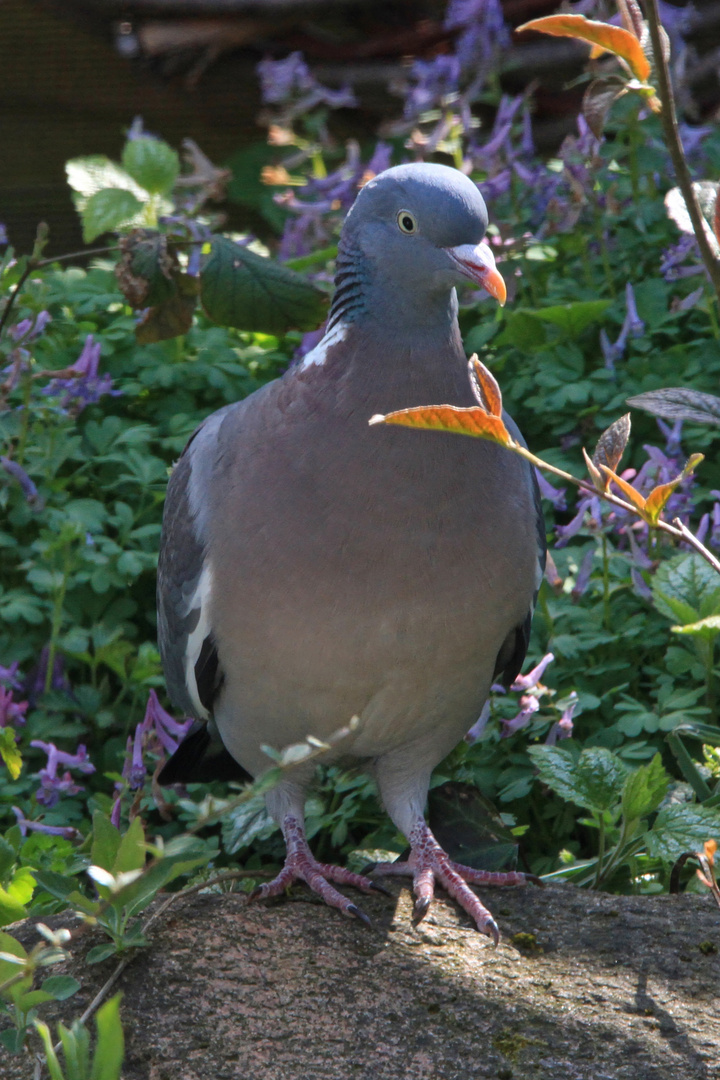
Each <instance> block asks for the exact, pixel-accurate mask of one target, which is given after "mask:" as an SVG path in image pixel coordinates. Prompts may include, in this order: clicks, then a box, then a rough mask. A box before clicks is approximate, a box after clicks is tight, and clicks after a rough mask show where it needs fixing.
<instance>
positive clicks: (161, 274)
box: [115, 229, 180, 308]
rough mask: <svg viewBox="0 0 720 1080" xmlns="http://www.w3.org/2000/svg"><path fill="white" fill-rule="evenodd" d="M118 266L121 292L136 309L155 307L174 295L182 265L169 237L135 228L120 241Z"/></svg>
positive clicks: (116, 269)
mask: <svg viewBox="0 0 720 1080" xmlns="http://www.w3.org/2000/svg"><path fill="white" fill-rule="evenodd" d="M120 250H121V252H122V255H121V257H120V260H119V261H118V263H117V264H116V266H115V277H116V278H117V282H118V285H119V286H120V291H121V292H122V294H123V296H124V297H125V299H126V300H127V302H128V303H129V304H130V306H131V307H134V308H143V307H152V306H154V305H156V304H162V303H164V302H165V301H166V300H169V299H170V297H171V296H175V295H176V293H177V291H178V286H177V281H176V275H177V274H178V273H179V272H180V264H179V262H178V258H177V255H176V254H175V252H174V251H172V250H170V249H168V238H167V236H163V235H162V234H161V233H156V232H152V231H151V230H149V229H134V230H133V232H131V233H130V235H129V236H125V237H123V238H122V239H121V241H120Z"/></svg>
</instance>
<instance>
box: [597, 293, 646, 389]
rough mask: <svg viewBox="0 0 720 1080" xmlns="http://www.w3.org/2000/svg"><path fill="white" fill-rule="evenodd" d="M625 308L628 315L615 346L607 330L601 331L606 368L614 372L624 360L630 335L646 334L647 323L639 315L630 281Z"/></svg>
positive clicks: (640, 335)
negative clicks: (617, 361)
mask: <svg viewBox="0 0 720 1080" xmlns="http://www.w3.org/2000/svg"><path fill="white" fill-rule="evenodd" d="M625 306H626V311H627V313H626V315H625V320H624V322H623V324H622V329H621V330H620V335H619V337H618V339H617V341H616V342H615V343H614V344H613V343H612V342H611V341H610V339H609V338H608V336H607V334H606V333H605V330H601V331H600V347H601V349H602V354H603V357H604V359H605V367H606V368H607V369H608V370H609V371H614V370H615V362H616V360H620V359H622V357H623V356H624V355H625V347H626V345H627V339H628V337H629V335H630V334H632V336H633V337H642V335H643V334H644V332H645V323H644V322H643V320H642V319H641V318H640V316H639V315H638V310H637V307H636V305H635V293H634V292H633V287H632V285H631V284H630V282H629V281H628V283H627V284H626V286H625Z"/></svg>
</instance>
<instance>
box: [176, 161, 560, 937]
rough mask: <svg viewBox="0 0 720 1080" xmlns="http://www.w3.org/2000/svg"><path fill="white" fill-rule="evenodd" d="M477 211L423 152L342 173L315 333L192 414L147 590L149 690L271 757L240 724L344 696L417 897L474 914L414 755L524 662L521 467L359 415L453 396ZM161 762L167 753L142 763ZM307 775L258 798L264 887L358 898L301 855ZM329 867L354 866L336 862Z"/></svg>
mask: <svg viewBox="0 0 720 1080" xmlns="http://www.w3.org/2000/svg"><path fill="white" fill-rule="evenodd" d="M401 214H402V215H405V217H404V219H403V220H401V217H400V215H401ZM405 226H407V228H408V229H410V227H411V226H413V228H412V229H411V231H406V228H405ZM486 226H487V217H486V213H485V208H484V204H483V202H482V199H481V197H480V195H479V193H478V192H477V189H476V188H475V186H474V185H473V184H472V183H471V181H469V180H468V179H467V178H465V177H463V176H462V175H461V174H459V173H456V172H455V171H454V170H450V169H446V168H444V167H442V166H404V167H400V168H399V169H391V170H389V171H388V172H387V173H384V174H381V175H380V176H379V177H378V178H377V179H376V180H375V181H373V182H372V183H371V184H369V185H368V186H367V187H366V188H365V189H364V190H363V192H362V193H361V195H360V196H359V198H358V200H357V202H356V204H355V207H354V208H353V210H352V211H351V213H350V215H349V217H348V219H347V222H346V224H345V227H344V229H343V235H342V239H341V243H340V254H339V258H338V275H337V280H338V289H337V293H336V298H335V301H334V304H333V308H332V309H331V317H330V321H329V326H328V331H327V333H326V337H325V339H324V341H323V342H322V343H321V345H320V346H319V347H318V349H317V350H316V352H315V354H314V355H311V356H309V357H307V358H306V359H305V361H304V362H303V363H302V364H300V365H297V366H295V367H293V368H291V369H290V371H288V373H287V374H286V375H285V376H284V377H283V378H282V379H280V380H277V381H276V382H274V383H271V384H269V385H268V386H266V387H264V388H263V389H262V390H261V391H259V392H257V393H256V394H253V395H252V396H251V397H250V398H248V399H246V400H245V401H242V402H239V403H238V404H236V405H233V406H230V407H228V408H226V409H224V410H221V411H220V412H219V413H216V414H214V415H213V416H211V417H210V418H208V420H207V421H205V423H204V424H203V425H202V426H201V428H200V429H198V431H197V432H196V434H195V435H194V436H193V438H192V440H191V442H190V443H189V445H188V447H187V448H186V450H185V452H184V454H183V456H182V458H181V459H180V461H179V463H178V465H177V466H176V469H175V471H174V473H173V476H172V478H171V481H170V485H169V488H168V497H167V504H166V510H165V520H164V535H163V543H162V550H161V558H160V568H159V577H158V607H159V637H160V648H161V653H162V658H163V664H164V667H165V672H166V677H167V682H168V690H169V692H170V695H171V697H172V698H173V700H174V702H175V703H176V704H177V706H178V707H179V708H181V709H183V710H184V711H187V712H190V713H191V714H193V715H195V716H196V717H198V718H199V719H205V720H208V719H210V718H212V722H213V724H215V725H216V726H217V731H218V732H219V735H220V737H221V739H222V742H223V744H224V746H225V747H226V748H227V751H229V754H230V756H231V757H232V758H233V759H234V760H235V761H237V762H238V763H239V764H240V765H241V766H242V767H243V768H244V769H246V770H247V771H248V772H249V773H250V774H252V775H257V774H258V773H260V772H262V771H263V770H264V769H266V768H268V767H269V765H270V762H269V761H268V759H267V758H266V756H265V755H264V754H263V752H262V750H261V749H260V747H261V745H262V744H270V745H274V746H276V747H278V748H280V747H283V746H286V745H289V744H291V743H294V742H298V741H301V740H302V739H304V738H305V736H306V735H308V734H314V735H316V736H319V737H321V738H322V737H325V736H327V735H329V734H330V733H331V732H332V731H334V730H336V729H337V728H338V727H339V726H341V725H342V724H344V723H347V721H348V720H349V719H350V718H351V717H352V716H354V715H357V716H359V718H360V724H359V726H358V728H357V730H356V731H355V733H354V734H353V735H352V736H350V737H349V738H348V739H347V740H345V741H344V742H343V743H342V744H341V746H340V747H339V748H338V751H337V754H338V755H342V756H343V757H344V758H347V759H350V760H356V761H357V760H359V761H361V762H362V763H363V764H364V765H365V767H367V768H368V769H370V770H371V771H372V772H373V773H374V775H375V776H376V778H377V781H378V785H379V788H380V792H381V796H382V799H383V802H384V804H385V807H386V809H387V810H388V812H389V813H390V815H391V817H392V818H393V821H394V822H395V823H396V825H397V826H398V827H399V828H400V829H401V830H402V831H403V832H404V833H405V834H406V835H407V836H408V837H409V839H410V840H411V844H412V845H413V859H414V860H415V861H414V862H413V867H414V868H415V874H416V893H417V895H418V904H420V905H421V906H422V905H424V908H423V910H425V909H426V907H427V904H426V902H425V901H426V899H427V895H426V894H427V888H426V884H425V878H426V877H427V873H426V874H425V877H423V875H422V874H420V869H422V870H427V868H428V867H429V866H430V863H432V866H431V867H430V869H431V870H432V874H431V876H432V875H434V877H435V878H437V879H438V880H440V881H442V882H443V883H444V884H445V885H446V887H447V888H448V889H449V890H450V892H451V893H452V894H453V895H457V896H458V899H459V901H460V903H461V904H463V906H464V907H466V909H467V910H469V911H470V912H471V914H473V916H474V917H475V918H476V921H477V922H478V925H479V926H480V927H481V929H483V930H485V931H486V932H489V933H491V934H493V936H494V935H495V934H496V933H497V931H496V929H494V923H493V922H492V919H491V918H490V916H489V913H487V912H486V911H485V909H484V908H482V905H480V904H479V901H477V899H476V898H475V897H474V894H472V893H471V892H470V890H469V889H467V887H466V886H464V888H465V889H466V892H467V893H468V894H469V896H470V897H471V898H472V899H473V900H475V901H476V903H475V905H474V906H473V904H472V902H471V901H470V900H468V897H467V896H465V895H464V894H462V895H460V893H459V892H458V891H457V889H458V888H459V887H456V886H455V885H454V884H452V882H451V883H450V884H449V883H448V882H450V878H448V879H447V880H446V876H447V875H445V870H444V869H442V868H441V867H439V862H438V860H440V855H439V854H437V852H436V851H435V848H437V845H435V848H433V847H432V844H433V843H434V840H433V838H432V834H430V833H429V830H427V826H424V822H423V821H422V813H423V807H424V801H425V796H426V793H427V786H428V782H429V778H430V773H431V771H432V769H433V768H434V766H435V765H436V764H437V763H438V762H439V761H440V760H441V759H442V757H443V756H445V754H446V753H448V752H449V750H450V749H452V747H453V746H454V745H455V743H457V742H458V740H459V739H460V738H462V736H463V734H464V733H465V732H466V731H467V730H468V729H469V728H470V727H471V725H472V724H473V723H474V721H475V720H476V719H477V717H478V715H479V713H480V711H481V709H482V706H483V704H484V702H485V700H486V698H487V694H488V692H489V688H490V683H491V681H492V679H493V678H494V677H498V676H499V675H505V677H507V678H508V679H511V678H512V677H514V675H515V674H516V673H517V671H518V670H519V668H520V665H521V664H522V660H523V658H524V655H525V650H526V647H527V636H528V633H529V622H530V615H531V609H532V604H533V599H534V595H535V592H536V589H537V587H538V584H539V580H540V577H541V574H542V565H543V560H544V528H543V526H542V524H541V523H542V517H541V515H540V510H539V505H538V498H537V489H536V484H535V478H534V475H533V473H532V470H531V469H530V468H529V466H528V465H527V463H525V462H524V461H522V460H521V459H519V458H517V457H515V456H513V455H511V454H510V453H508V452H507V451H506V450H504V449H503V448H502V447H499V446H496V445H494V444H491V443H489V442H484V441H480V440H470V439H467V438H462V437H459V436H452V435H446V434H438V433H418V432H412V431H408V430H403V429H399V428H392V429H391V428H382V427H381V428H378V427H369V426H368V420H369V418H370V417H371V416H373V415H374V414H376V413H387V412H390V411H392V410H394V409H399V408H405V407H408V406H413V405H427V404H440V403H450V404H455V405H471V404H474V399H473V398H472V395H471V391H470V387H469V383H468V378H467V367H466V359H465V355H464V351H463V347H462V341H461V339H460V334H459V329H458V324H457V301H456V297H455V292H454V288H453V286H454V283H455V282H457V281H458V280H460V279H461V275H465V276H472V277H473V278H474V280H476V281H480V282H483V281H486V282H488V283H489V284H490V287H491V288H495V289H498V288H500V286H501V285H502V283H501V281H500V282H499V284H498V276H497V274H496V272H495V271H494V270H493V263H492V257H491V255H490V254H489V250H488V249H486V248H485V246H484V245H482V244H481V243H480V241H481V239H482V236H483V234H484V231H485V228H486ZM493 275H494V276H493ZM508 424H509V425H511V427H512V429H513V431H514V432H517V429H516V428H515V427H514V425H512V421H511V420H510V419H509V418H508ZM198 738H199V736H198V735H197V733H196V735H195V739H196V741H197V739H198ZM181 751H182V747H181V750H180V751H179V753H181ZM179 771H180V772H182V770H181V769H180V770H178V767H177V765H176V766H175V769H174V771H173V769H172V762H171V763H170V766H169V771H168V773H166V774H164V776H172V779H174V780H176V779H182V778H183V777H182V776H179V775H178V772H179ZM163 778H164V777H161V779H163ZM308 780H309V775H308V770H307V769H303V768H300V769H298V770H297V771H296V773H294V774H292V775H291V776H289V777H288V778H287V779H286V780H284V781H283V782H282V783H281V784H280V785H279V787H278V788H276V789H275V790H274V791H273V792H272V793H271V794H270V796H269V797H268V805H269V808H270V810H271V812H272V813H273V814H274V816H275V817H276V819H277V820H278V821H279V822H280V823H281V824H282V825H283V829H284V832H285V836H286V840H287V842H288V845H289V856H288V864H287V865H286V870H285V871H284V872H283V873H284V874H285V878H283V875H281V878H283V887H284V884H286V883H287V880H288V877H287V875H288V874H290V876H291V877H297V876H301V877H303V878H304V879H305V880H306V881H309V883H310V884H311V887H313V888H315V889H316V891H318V892H320V893H321V895H323V896H324V897H325V899H326V900H328V902H329V903H332V904H334V905H335V906H338V907H341V908H342V910H344V911H346V912H350V913H355V914H356V913H357V909H356V908H355V907H354V905H350V904H349V902H347V901H344V898H343V897H342V896H340V894H338V893H337V892H336V891H335V890H334V889H333V888H332V886H330V885H329V884H328V883H327V880H325V881H323V882H320V881H319V880H316V878H317V877H318V874H317V872H316V871H315V870H312V871H311V870H308V866H309V865H310V863H309V862H308V860H312V857H311V856H310V855H309V850H307V845H306V844H305V842H304V836H303V835H302V809H303V801H304V791H305V787H306V785H307V783H308ZM428 836H429V838H430V839H428ZM413 837H414V838H415V839H414V840H413ZM438 851H440V849H438ZM298 852H299V854H298ZM441 854H442V855H444V853H442V852H441ZM303 860H304V861H303ZM423 860H424V861H423ZM428 860H429V861H428ZM433 860H434V861H433ZM445 860H446V861H447V857H446V856H445ZM440 861H441V860H440ZM436 863H437V866H436V865H435V864H436ZM306 864H307V865H306ZM426 864H427V865H426ZM443 865H444V864H443ZM315 866H317V864H315ZM433 867H434V869H433ZM429 872H430V871H428V873H429ZM418 875H420V878H422V881H420V879H419V878H418ZM443 875H445V876H443ZM326 876H327V875H326ZM516 877H517V875H516ZM310 879H312V880H310ZM332 880H334V881H342V882H345V883H351V884H358V883H357V881H355V880H354V879H353V880H350V876H348V875H347V874H346V872H344V871H340V870H337V872H336V874H335V876H333V877H332ZM361 880H364V879H361ZM278 881H280V878H279V879H278ZM418 881H419V884H418ZM453 881H454V879H453ZM273 888H274V883H273V885H272V886H270V887H269V889H268V887H264V892H263V895H269V894H271V893H272V890H273ZM278 889H279V887H278ZM278 889H276V891H278ZM453 889H456V891H455V892H453ZM331 893H332V894H333V895H330V894H331ZM343 901H344V902H343ZM428 902H429V901H428ZM351 908H352V909H353V910H352V911H351Z"/></svg>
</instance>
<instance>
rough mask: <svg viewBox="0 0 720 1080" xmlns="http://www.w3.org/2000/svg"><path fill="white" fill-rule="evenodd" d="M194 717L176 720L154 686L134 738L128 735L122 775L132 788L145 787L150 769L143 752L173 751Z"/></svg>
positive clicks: (172, 752) (171, 752)
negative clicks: (163, 703) (165, 706)
mask: <svg viewBox="0 0 720 1080" xmlns="http://www.w3.org/2000/svg"><path fill="white" fill-rule="evenodd" d="M191 724H192V720H182V721H179V720H175V719H174V718H173V717H172V716H171V715H170V713H169V712H167V711H166V710H165V709H163V707H162V705H161V704H160V702H159V701H158V696H157V693H156V692H155V690H151V691H150V694H149V697H148V703H147V707H146V709H145V716H144V717H143V719H142V720H141V721H140V723H139V724H138V725H137V726H136V728H135V735H134V737H133V738H130V737H128V741H127V746H126V748H125V763H124V765H123V771H122V777H123V780H124V781H126V782H127V784H128V787H130V788H131V789H132V790H136V789H137V788H140V787H142V785H143V784H144V782H145V776H146V773H147V769H146V767H145V760H144V755H145V753H146V752H147V751H150V752H151V753H156V754H162V753H163V751H167V753H168V754H174V753H175V751H176V750H177V748H178V740H179V739H181V738H182V737H183V736H184V735H185V734H186V733H187V731H188V729H189V727H190V725H191Z"/></svg>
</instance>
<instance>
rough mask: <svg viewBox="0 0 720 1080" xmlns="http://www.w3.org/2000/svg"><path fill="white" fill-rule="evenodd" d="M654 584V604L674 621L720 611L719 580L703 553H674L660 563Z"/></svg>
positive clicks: (689, 619) (690, 621)
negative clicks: (702, 555)
mask: <svg viewBox="0 0 720 1080" xmlns="http://www.w3.org/2000/svg"><path fill="white" fill-rule="evenodd" d="M652 587H653V600H654V603H655V607H656V608H657V609H658V611H659V612H660V613H661V614H662V615H665V616H667V618H669V619H672V620H673V622H681V623H683V624H685V623H694V622H697V621H698V620H699V619H701V618H704V617H706V616H707V615H718V614H720V579H719V578H718V575H717V573H716V572H715V571H714V570H713V568H712V567H711V566H710V565H709V564H708V563H706V562H705V560H704V559H703V558H702V557H701V556H700V555H696V554H694V553H693V554H690V555H684V554H681V555H675V556H674V557H673V558H672V559H668V560H667V561H666V562H663V563H661V564H660V566H659V567H658V570H657V573H656V574H655V576H654V578H653V586H652Z"/></svg>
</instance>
